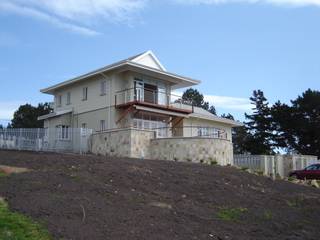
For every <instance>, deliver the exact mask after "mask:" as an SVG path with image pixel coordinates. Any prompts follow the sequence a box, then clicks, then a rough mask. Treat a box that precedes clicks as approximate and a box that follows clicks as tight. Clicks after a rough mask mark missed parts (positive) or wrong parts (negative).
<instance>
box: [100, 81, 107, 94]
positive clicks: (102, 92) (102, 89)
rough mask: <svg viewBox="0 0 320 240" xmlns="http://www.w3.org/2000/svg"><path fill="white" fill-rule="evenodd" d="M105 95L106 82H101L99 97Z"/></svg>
mask: <svg viewBox="0 0 320 240" xmlns="http://www.w3.org/2000/svg"><path fill="white" fill-rule="evenodd" d="M106 94H107V81H106V80H103V81H101V82H100V95H101V96H103V95H106Z"/></svg>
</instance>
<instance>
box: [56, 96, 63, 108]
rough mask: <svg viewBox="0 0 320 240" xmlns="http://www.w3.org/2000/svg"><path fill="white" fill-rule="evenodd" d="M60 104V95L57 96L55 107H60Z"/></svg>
mask: <svg viewBox="0 0 320 240" xmlns="http://www.w3.org/2000/svg"><path fill="white" fill-rule="evenodd" d="M61 104H62V96H61V95H58V96H57V106H58V107H61Z"/></svg>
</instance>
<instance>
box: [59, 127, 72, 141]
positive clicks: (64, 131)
mask: <svg viewBox="0 0 320 240" xmlns="http://www.w3.org/2000/svg"><path fill="white" fill-rule="evenodd" d="M56 129H57V131H58V136H57V138H58V140H62V141H69V140H70V139H71V131H70V126H68V125H58V126H57V127H56Z"/></svg>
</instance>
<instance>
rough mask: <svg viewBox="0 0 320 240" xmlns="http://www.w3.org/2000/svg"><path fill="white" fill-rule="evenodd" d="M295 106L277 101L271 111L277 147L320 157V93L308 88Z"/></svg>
mask: <svg viewBox="0 0 320 240" xmlns="http://www.w3.org/2000/svg"><path fill="white" fill-rule="evenodd" d="M291 103H292V106H288V105H286V104H281V103H280V102H277V103H276V104H275V105H274V106H273V107H272V110H271V113H272V122H273V129H274V131H275V132H277V134H276V136H275V142H276V143H277V146H279V147H283V148H285V149H286V150H287V151H288V152H292V151H294V152H296V153H300V154H310V155H317V156H319V157H320V92H319V91H312V90H311V89H308V90H307V91H305V92H304V93H303V94H302V96H298V97H297V99H295V100H293V101H291Z"/></svg>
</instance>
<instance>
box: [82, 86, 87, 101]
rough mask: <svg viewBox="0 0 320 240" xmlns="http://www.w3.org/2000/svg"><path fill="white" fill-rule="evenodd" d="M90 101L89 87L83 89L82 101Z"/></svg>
mask: <svg viewBox="0 0 320 240" xmlns="http://www.w3.org/2000/svg"><path fill="white" fill-rule="evenodd" d="M87 99H88V87H85V88H83V89H82V100H83V101H85V100H87Z"/></svg>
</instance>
